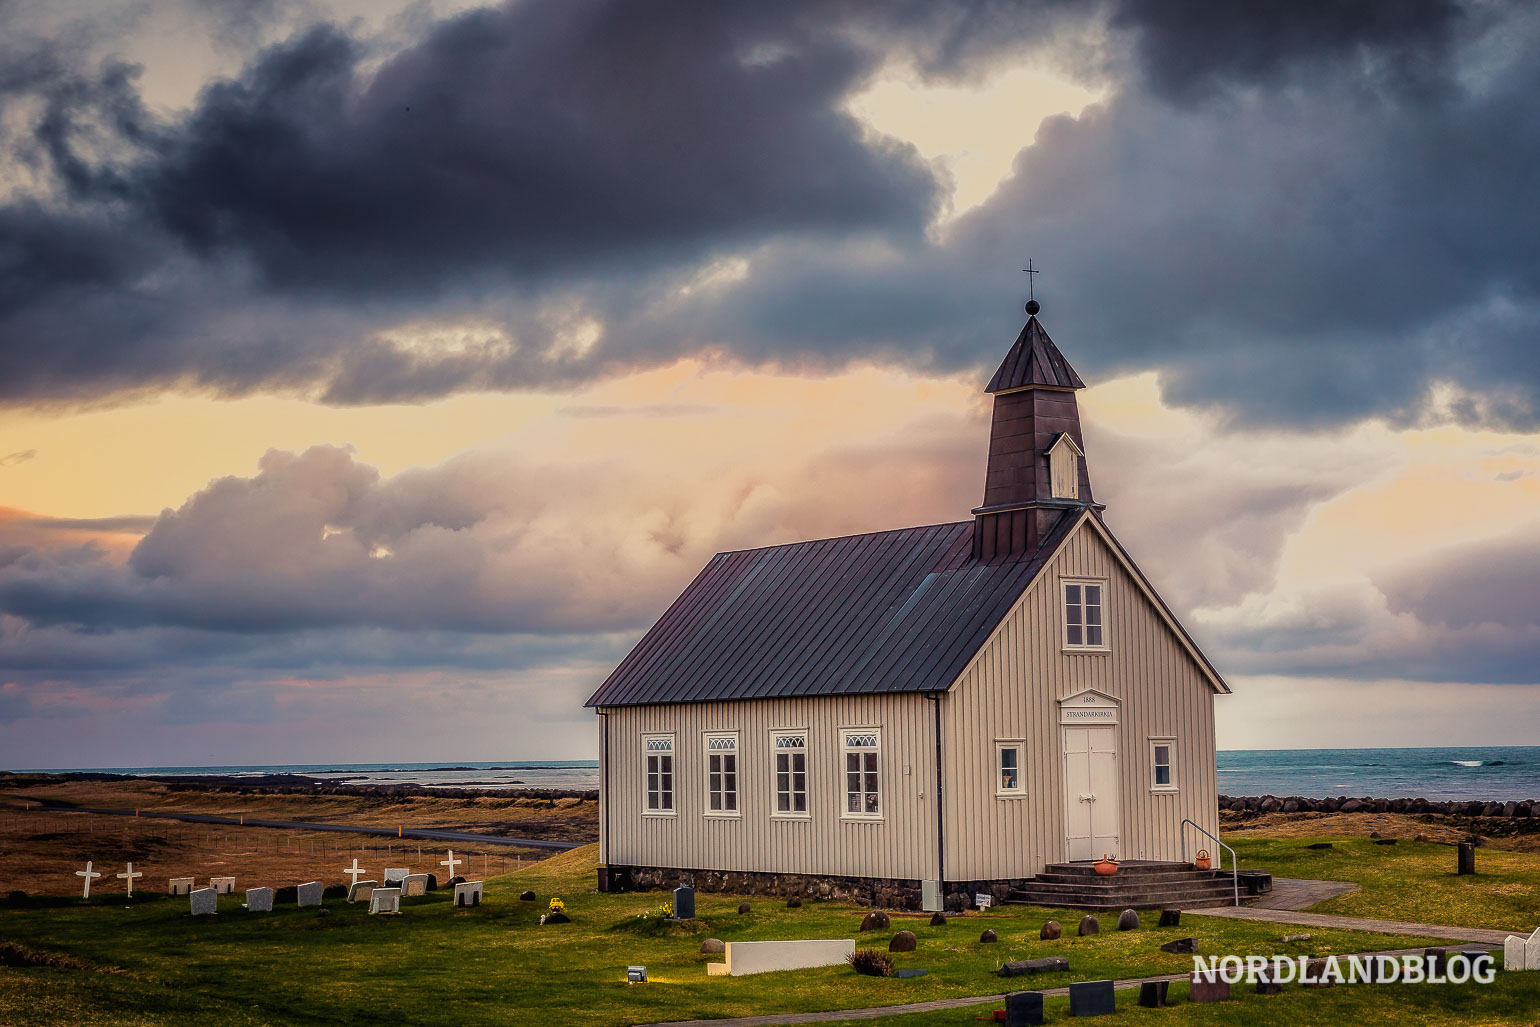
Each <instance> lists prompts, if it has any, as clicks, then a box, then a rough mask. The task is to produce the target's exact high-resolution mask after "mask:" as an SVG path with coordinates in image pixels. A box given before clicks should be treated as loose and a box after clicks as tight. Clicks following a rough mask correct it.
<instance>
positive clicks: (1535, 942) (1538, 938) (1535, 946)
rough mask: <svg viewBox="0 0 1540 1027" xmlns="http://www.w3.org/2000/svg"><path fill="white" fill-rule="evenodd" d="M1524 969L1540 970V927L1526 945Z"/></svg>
mask: <svg viewBox="0 0 1540 1027" xmlns="http://www.w3.org/2000/svg"><path fill="white" fill-rule="evenodd" d="M1524 969H1526V970H1540V927H1536V928H1535V933H1533V934H1531V935H1530V936H1529V940H1528V941H1526V942H1525V943H1524Z"/></svg>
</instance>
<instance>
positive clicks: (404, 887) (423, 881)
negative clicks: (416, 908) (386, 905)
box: [401, 874, 428, 899]
mask: <svg viewBox="0 0 1540 1027" xmlns="http://www.w3.org/2000/svg"><path fill="white" fill-rule="evenodd" d="M426 894H428V875H427V874H407V875H406V877H405V878H404V879H403V880H402V882H401V897H402V898H403V899H416V898H421V897H422V896H424V895H426Z"/></svg>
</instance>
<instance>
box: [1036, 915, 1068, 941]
mask: <svg viewBox="0 0 1540 1027" xmlns="http://www.w3.org/2000/svg"><path fill="white" fill-rule="evenodd" d="M1063 933H1064V928H1062V927H1060V926H1059V921H1057V920H1050V921H1048V922H1047V923H1046V924H1044V925H1043V929H1042V930H1040V931H1038V932H1037V937H1038V940H1039V941H1053V940H1054V939H1056V938H1058V937H1059V936H1061V935H1062V934H1063Z"/></svg>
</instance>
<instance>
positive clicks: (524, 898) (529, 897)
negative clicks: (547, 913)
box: [519, 891, 535, 902]
mask: <svg viewBox="0 0 1540 1027" xmlns="http://www.w3.org/2000/svg"><path fill="white" fill-rule="evenodd" d="M519 901H520V902H534V901H535V893H534V892H532V891H521V892H519Z"/></svg>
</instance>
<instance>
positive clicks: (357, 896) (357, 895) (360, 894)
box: [348, 881, 380, 902]
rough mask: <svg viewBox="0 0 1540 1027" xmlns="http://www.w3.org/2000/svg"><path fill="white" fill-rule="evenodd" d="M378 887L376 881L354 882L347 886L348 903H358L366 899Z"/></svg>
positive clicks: (378, 884) (378, 883)
mask: <svg viewBox="0 0 1540 1027" xmlns="http://www.w3.org/2000/svg"><path fill="white" fill-rule="evenodd" d="M379 886H380V882H378V881H354V882H353V883H352V884H350V885H348V901H349V902H360V901H362V900H364V899H367V898H368V897H369V896H370V895H371V894H372V893H373V892H374V889H376V888H378V887H379Z"/></svg>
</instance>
